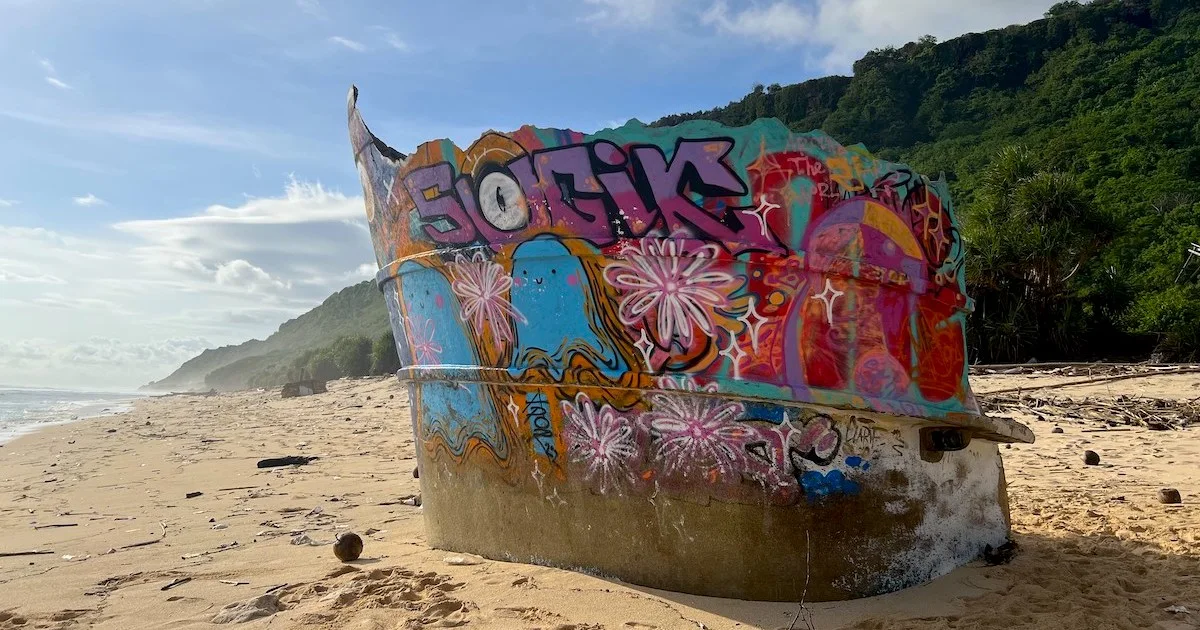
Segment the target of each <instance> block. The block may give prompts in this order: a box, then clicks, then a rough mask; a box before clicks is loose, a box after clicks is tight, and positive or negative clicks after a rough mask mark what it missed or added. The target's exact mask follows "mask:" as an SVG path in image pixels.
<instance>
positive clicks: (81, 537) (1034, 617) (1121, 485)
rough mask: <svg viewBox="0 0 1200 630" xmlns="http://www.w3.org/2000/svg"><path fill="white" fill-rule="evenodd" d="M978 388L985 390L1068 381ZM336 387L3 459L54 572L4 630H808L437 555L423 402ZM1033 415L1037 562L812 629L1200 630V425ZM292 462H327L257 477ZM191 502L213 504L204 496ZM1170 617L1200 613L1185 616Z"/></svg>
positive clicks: (47, 441) (374, 382) (1018, 503)
mask: <svg viewBox="0 0 1200 630" xmlns="http://www.w3.org/2000/svg"><path fill="white" fill-rule="evenodd" d="M1189 379H1190V380H1189ZM972 380H973V383H974V384H975V386H976V387H977V391H980V392H986V391H988V390H1000V389H1006V388H1009V387H1012V386H1014V385H1021V384H1036V383H1039V382H1051V381H1049V380H1047V379H1046V378H1045V377H1042V379H1041V380H1039V379H1038V378H1031V377H1029V376H1026V375H1016V376H987V377H974V378H973V379H972ZM1197 384H1200V375H1191V376H1190V377H1185V376H1175V377H1160V376H1155V377H1150V378H1149V379H1148V380H1147V381H1146V382H1144V383H1139V385H1138V386H1137V387H1136V388H1134V387H1130V384H1129V383H1119V384H1112V385H1111V386H1108V385H1106V384H1100V385H1091V386H1087V385H1085V386H1077V387H1076V388H1071V387H1064V388H1060V389H1059V390H1056V393H1058V394H1062V395H1071V396H1079V397H1082V396H1084V395H1087V396H1093V397H1095V396H1107V395H1109V393H1107V392H1109V391H1111V392H1112V394H1113V395H1120V394H1122V393H1124V394H1131V393H1139V392H1141V391H1143V390H1144V391H1153V392H1158V393H1163V392H1166V393H1170V392H1175V393H1177V394H1178V396H1179V397H1180V398H1185V399H1186V398H1191V397H1192V396H1194V395H1195V394H1194V393H1192V394H1191V395H1190V396H1186V397H1185V396H1184V395H1185V394H1187V393H1188V392H1190V391H1193V388H1194V387H1195V386H1196V385H1197ZM1118 385H1119V386H1120V387H1123V388H1124V389H1121V388H1120V387H1118ZM330 386H331V389H330V392H329V393H327V394H319V395H315V396H306V397H300V398H292V399H287V400H283V399H280V398H279V395H278V392H277V391H265V392H257V391H246V392H238V393H233V394H220V395H216V396H172V397H154V398H144V399H141V400H138V401H137V402H136V403H135V406H134V408H133V410H132V411H130V412H127V413H125V414H121V415H110V416H102V417H98V418H90V419H87V420H83V419H80V420H79V421H75V422H70V423H67V424H61V425H56V426H52V427H42V428H40V429H39V430H38V431H36V432H34V433H30V434H26V435H23V436H21V437H19V438H17V439H15V440H13V441H11V442H8V443H6V444H5V445H4V446H3V447H2V448H0V530H3V531H4V532H5V536H4V537H3V542H0V553H4V552H12V551H17V550H33V549H38V550H51V551H53V552H54V553H53V554H43V555H36V556H28V557H15V558H0V630H10V629H14V628H18V627H23V628H32V627H58V628H76V627H77V628H84V627H96V628H113V629H118V628H120V629H126V628H156V627H163V626H167V625H169V626H171V627H176V628H213V627H218V626H214V625H212V624H211V623H210V622H211V621H212V620H213V618H214V616H215V615H216V614H217V612H218V611H220V610H221V609H222V607H224V606H226V605H228V604H233V603H236V602H242V601H246V600H249V599H251V598H255V597H258V596H262V595H266V594H267V593H266V591H267V590H268V589H271V588H272V587H275V586H278V585H281V584H284V585H286V586H282V587H280V588H278V589H275V590H273V591H272V592H271V594H270V595H274V596H277V597H278V598H279V605H280V606H281V607H282V610H279V611H278V612H276V613H274V614H271V615H269V616H266V617H263V618H261V619H256V620H252V621H248V622H247V623H244V624H240V625H238V626H237V627H244V628H264V627H270V628H273V629H274V628H329V629H333V628H343V627H348V628H393V627H411V628H420V627H453V626H455V625H460V624H465V625H466V627H469V628H528V629H532V628H562V629H566V628H576V629H577V630H581V629H583V628H591V629H594V628H621V629H627V628H679V627H683V628H688V627H691V628H695V627H701V625H700V624H703V627H706V628H710V629H717V628H759V627H762V628H786V627H788V625H789V623H791V621H792V617H793V616H794V614H795V612H796V604H794V603H767V602H746V601H739V600H726V599H718V598H708V597H699V596H692V595H686V594H681V593H672V592H667V591H659V590H655V589H649V588H645V587H639V586H633V585H629V584H624V583H620V582H615V581H609V580H605V579H602V578H599V577H593V576H588V575H584V574H582V573H575V572H570V571H564V570H560V569H553V568H548V567H542V566H535V565H526V564H515V563H507V562H497V561H492V560H485V559H482V558H476V557H474V556H470V555H468V554H459V553H454V552H449V551H442V550H436V549H432V548H430V547H428V545H427V544H426V538H425V534H424V528H423V524H422V518H421V511H420V508H418V507H415V506H413V505H410V504H408V503H405V502H404V499H405V497H406V496H410V495H415V494H417V493H418V492H419V486H418V481H417V480H416V479H413V477H412V468H413V466H414V458H413V455H414V452H413V448H414V444H413V439H412V434H411V424H410V422H409V418H408V409H407V401H406V397H405V394H404V391H405V390H404V388H403V387H402V386H401V385H400V384H399V383H397V382H396V381H395V379H394V378H391V377H380V378H378V379H369V380H354V381H333V382H331V383H330ZM1020 419H1021V420H1022V421H1024V422H1028V423H1029V424H1030V426H1031V427H1032V428H1033V429H1034V431H1035V432H1036V433H1037V437H1038V442H1037V443H1036V444H1034V445H1014V446H1013V447H1012V448H1011V449H1007V448H1005V449H1002V454H1003V455H1004V459H1005V466H1006V476H1007V478H1008V481H1009V496H1010V502H1011V505H1012V513H1013V521H1014V526H1013V529H1014V537H1015V539H1016V540H1017V542H1018V543H1019V544H1020V546H1021V549H1020V552H1019V553H1018V554H1017V556H1016V558H1015V559H1014V560H1013V561H1012V563H1011V564H1007V565H1002V566H996V567H988V566H985V565H984V563H982V562H975V563H972V564H970V565H968V566H966V567H962V568H960V569H957V570H955V571H954V572H952V573H950V574H949V575H946V576H944V577H942V578H939V579H937V580H935V581H933V582H931V583H929V584H926V585H923V586H919V587H916V588H912V589H907V590H904V591H899V592H896V593H892V594H889V595H884V596H880V597H874V598H868V599H863V600H854V601H850V602H840V603H821V604H808V605H807V606H806V608H807V609H808V610H809V611H811V612H812V614H813V621H814V623H815V625H816V627H818V628H821V630H828V629H830V628H861V629H864V630H865V629H878V628H889V629H890V628H913V629H916V628H927V627H933V628H1007V627H1024V628H1037V629H1045V630H1049V629H1051V628H1054V629H1057V628H1089V629H1090V628H1095V627H1103V624H1105V623H1107V624H1109V627H1122V628H1124V627H1131V628H1132V627H1146V628H1159V629H1160V630H1179V629H1181V628H1188V627H1194V625H1192V624H1194V623H1197V622H1200V585H1197V584H1195V580H1194V578H1191V577H1187V576H1194V575H1200V510H1198V508H1200V505H1197V502H1200V494H1198V492H1197V490H1198V489H1200V466H1197V465H1196V464H1195V462H1196V461H1197V460H1198V459H1200V441H1198V440H1196V439H1195V438H1196V436H1197V435H1200V433H1197V431H1198V429H1197V428H1196V427H1193V428H1191V429H1187V430H1182V431H1150V430H1148V429H1142V428H1132V430H1128V431H1106V432H1098V433H1097V432H1087V431H1089V430H1092V429H1094V428H1095V426H1102V425H1095V426H1091V425H1070V424H1066V423H1063V424H1062V425H1061V426H1062V427H1063V428H1064V433H1063V434H1053V433H1051V429H1052V428H1053V427H1054V423H1052V422H1044V421H1039V420H1037V419H1036V418H1020ZM1085 448H1087V449H1092V450H1096V451H1097V452H1099V453H1100V455H1101V458H1102V461H1101V465H1100V466H1095V467H1091V466H1084V465H1083V463H1082V461H1081V460H1080V455H1081V453H1082V450H1083V449H1085ZM283 455H309V456H317V457H319V459H317V460H316V461H314V462H312V463H311V464H309V465H305V466H296V467H287V468H274V469H258V468H256V466H255V463H256V461H257V460H258V459H261V458H266V457H277V456H283ZM1167 485H1173V486H1174V487H1177V488H1179V490H1180V491H1181V493H1182V494H1183V501H1184V503H1183V505H1182V506H1164V505H1161V504H1159V503H1158V501H1157V496H1156V494H1157V489H1158V487H1161V486H1167ZM192 492H202V493H203V494H201V495H200V496H197V497H194V498H187V495H188V494H189V493H192ZM1117 497H1120V500H1116V499H1117ZM210 519H211V521H210ZM45 526H52V527H45ZM39 527H40V529H39ZM347 530H352V531H355V532H356V533H358V534H359V535H360V536H362V537H363V540H364V542H365V548H364V552H363V559H361V560H359V561H357V562H356V563H352V564H343V563H340V562H338V561H337V560H336V559H335V558H334V557H333V554H332V552H331V549H330V547H329V544H328V543H330V542H331V541H332V540H333V538H334V537H335V536H336V535H337V534H338V533H340V532H342V531H347ZM302 536H303V537H307V540H306V539H304V538H301V537H302ZM293 539H297V540H298V541H299V542H301V543H306V542H307V541H313V542H316V543H323V544H319V545H317V546H312V545H310V544H292V541H293ZM235 543H236V544H235ZM109 550H112V551H111V552H110V551H109ZM184 578H189V579H187V581H185V582H180V583H178V584H176V585H175V586H173V587H172V588H170V589H168V590H165V591H164V590H162V589H163V587H165V586H168V585H170V584H172V583H174V582H176V581H178V580H181V579H184ZM267 599H270V597H268V598H267ZM1174 605H1178V606H1182V607H1184V608H1186V609H1187V610H1189V611H1190V612H1189V613H1187V614H1183V613H1178V612H1169V611H1168V610H1167V608H1168V607H1170V606H1174ZM18 620H19V621H20V622H21V624H23V625H21V624H18V623H17V621H18ZM1113 624H1115V625H1113ZM1164 624H1165V625H1164ZM1170 624H1188V625H1175V626H1172V625H1170ZM796 627H797V628H803V627H805V626H804V624H803V620H801V621H800V622H799V623H797V624H796Z"/></svg>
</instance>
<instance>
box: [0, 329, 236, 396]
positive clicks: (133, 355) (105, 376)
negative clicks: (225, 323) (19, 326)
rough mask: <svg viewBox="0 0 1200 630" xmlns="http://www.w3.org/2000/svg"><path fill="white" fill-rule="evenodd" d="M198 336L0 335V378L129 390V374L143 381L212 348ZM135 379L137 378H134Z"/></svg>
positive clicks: (10, 382) (7, 381)
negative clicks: (66, 338) (65, 339)
mask: <svg viewBox="0 0 1200 630" xmlns="http://www.w3.org/2000/svg"><path fill="white" fill-rule="evenodd" d="M212 345H213V344H212V343H210V342H209V341H208V340H207V339H205V338H203V337H192V336H189V337H174V338H167V339H156V340H153V341H145V342H130V341H126V340H121V339H114V338H110V337H102V336H94V337H91V338H86V339H81V340H78V341H74V342H70V343H60V342H56V341H51V340H48V339H44V338H33V339H17V340H4V339H0V365H5V366H11V367H12V368H13V369H12V371H11V372H7V373H6V372H2V371H0V383H4V384H8V385H34V386H36V385H50V386H59V387H62V386H74V387H121V388H123V389H129V390H131V389H133V388H134V383H130V382H129V380H128V379H129V378H130V377H131V376H133V377H134V378H138V379H143V380H148V379H149V378H153V375H155V374H165V373H167V371H169V370H173V369H174V368H175V367H178V366H179V364H180V363H182V362H184V361H186V360H188V359H190V358H192V357H193V356H195V355H197V354H199V353H200V352H201V351H203V350H204V349H205V348H209V347H212ZM139 384H140V383H139Z"/></svg>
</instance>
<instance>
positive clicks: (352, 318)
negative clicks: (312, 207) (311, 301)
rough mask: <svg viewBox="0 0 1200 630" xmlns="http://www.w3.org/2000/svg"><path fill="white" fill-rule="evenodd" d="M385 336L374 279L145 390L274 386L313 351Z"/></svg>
mask: <svg viewBox="0 0 1200 630" xmlns="http://www.w3.org/2000/svg"><path fill="white" fill-rule="evenodd" d="M385 334H386V335H388V336H389V337H390V329H389V324H388V315H387V307H385V306H384V304H383V297H382V295H381V294H380V292H379V289H378V288H377V286H376V284H375V281H373V280H368V281H365V282H360V283H359V284H356V285H354V286H350V287H347V288H345V289H342V290H341V291H338V292H337V293H334V294H333V295H331V296H329V297H328V298H327V299H326V300H325V301H324V302H322V303H321V304H320V305H319V306H317V307H316V308H314V309H312V310H311V311H308V312H307V313H305V314H303V315H301V316H299V317H297V318H296V319H293V320H290V321H287V322H284V323H283V324H282V325H281V326H280V327H279V330H278V331H276V332H275V333H274V334H272V335H271V336H270V337H267V339H266V340H265V341H260V340H257V339H253V340H250V341H247V342H245V343H243V344H240V345H237V346H226V347H223V348H217V349H213V350H205V351H204V352H202V353H201V354H200V355H199V356H197V357H195V358H194V359H191V360H189V361H188V362H186V363H184V364H183V365H182V366H180V368H179V369H178V370H176V371H175V372H174V373H172V374H171V375H170V376H168V377H166V378H164V379H162V380H161V381H156V382H153V383H150V384H148V385H146V386H145V387H144V389H150V390H156V391H186V390H207V389H209V388H215V389H217V390H221V391H226V390H234V389H242V388H246V387H251V386H254V387H259V386H262V387H273V386H275V385H279V384H282V383H283V382H284V381H285V380H286V379H287V376H288V375H287V374H286V372H287V369H288V368H291V367H292V366H293V364H294V363H295V362H296V361H297V359H300V358H301V357H305V358H311V356H312V354H313V353H314V351H317V350H322V349H324V348H326V347H328V346H331V345H334V344H335V343H336V342H337V341H338V340H340V339H343V338H356V337H366V338H368V339H370V340H376V339H378V338H379V337H380V336H383V335H385ZM304 367H307V365H305V366H304ZM338 376H340V374H338Z"/></svg>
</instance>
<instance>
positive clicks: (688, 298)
mask: <svg viewBox="0 0 1200 630" xmlns="http://www.w3.org/2000/svg"><path fill="white" fill-rule="evenodd" d="M717 252H718V249H717V246H716V245H713V244H711V243H710V244H706V245H700V246H694V245H693V246H690V247H689V245H688V244H686V243H684V242H683V241H679V240H675V239H662V240H658V239H643V240H641V241H640V242H638V243H637V244H636V245H634V244H630V245H627V246H626V247H625V249H624V251H623V252H622V253H623V254H624V255H625V256H626V258H627V259H626V260H618V261H615V262H613V263H611V264H609V265H608V267H606V268H605V270H604V274H605V277H606V278H607V279H608V281H609V282H610V283H612V285H613V286H614V287H616V288H617V289H618V290H619V291H621V292H622V293H624V294H625V296H624V298H622V299H621V307H620V318H621V323H623V324H625V325H626V326H633V325H635V324H636V323H637V322H638V321H640V320H642V319H643V318H646V317H649V316H650V315H651V314H652V313H653V314H654V315H655V316H656V317H657V322H656V326H655V330H656V331H657V333H658V334H657V336H658V340H659V342H660V343H662V344H667V345H669V344H670V343H671V342H672V341H673V340H674V339H675V338H676V337H678V338H679V340H680V341H681V342H682V343H683V344H684V345H685V346H686V345H689V344H691V342H692V336H693V330H694V328H695V327H699V328H700V330H701V331H703V332H704V333H705V334H707V335H710V336H711V335H713V334H714V332H715V330H716V329H715V326H714V324H713V310H714V309H715V308H718V307H722V308H728V307H729V305H730V302H729V293H730V292H731V291H732V290H733V289H735V288H736V287H737V285H738V284H739V281H738V280H737V279H736V278H734V277H733V276H732V275H731V274H728V273H725V272H722V271H715V270H713V269H712V264H713V262H714V261H715V259H716V257H717Z"/></svg>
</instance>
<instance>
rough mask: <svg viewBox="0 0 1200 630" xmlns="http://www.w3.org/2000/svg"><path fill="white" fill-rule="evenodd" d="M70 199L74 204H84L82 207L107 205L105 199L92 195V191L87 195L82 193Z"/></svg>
mask: <svg viewBox="0 0 1200 630" xmlns="http://www.w3.org/2000/svg"><path fill="white" fill-rule="evenodd" d="M72 201H74V202H75V205H77V206H84V207H87V206H106V205H108V202H107V201H105V200H103V199H101V198H99V197H97V196H96V195H93V194H92V193H88V194H87V195H84V196H83V197H75V198H74V199H72Z"/></svg>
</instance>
